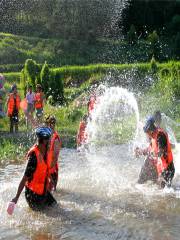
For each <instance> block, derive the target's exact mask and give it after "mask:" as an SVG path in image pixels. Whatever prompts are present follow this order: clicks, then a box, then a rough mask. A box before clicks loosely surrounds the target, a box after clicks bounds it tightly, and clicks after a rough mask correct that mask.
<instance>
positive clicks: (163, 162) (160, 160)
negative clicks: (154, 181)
mask: <svg viewBox="0 0 180 240" xmlns="http://www.w3.org/2000/svg"><path fill="white" fill-rule="evenodd" d="M159 133H163V134H164V135H165V136H166V139H167V156H166V157H164V156H161V157H158V152H159V149H158V142H157V138H158V135H159ZM151 152H152V154H153V155H154V160H155V163H156V168H157V172H158V176H160V175H161V173H162V172H163V171H164V170H166V169H167V168H168V166H169V164H170V163H172V161H173V155H172V151H171V144H170V141H169V138H168V135H167V133H166V132H165V131H164V130H163V129H161V128H158V129H157V130H156V132H155V135H154V136H153V138H152V139H151Z"/></svg>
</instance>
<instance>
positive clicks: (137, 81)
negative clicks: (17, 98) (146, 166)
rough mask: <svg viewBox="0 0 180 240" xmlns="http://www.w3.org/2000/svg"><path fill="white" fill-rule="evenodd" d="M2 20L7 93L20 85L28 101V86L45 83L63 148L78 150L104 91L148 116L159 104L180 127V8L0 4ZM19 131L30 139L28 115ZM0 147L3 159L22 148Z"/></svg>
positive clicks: (0, 50)
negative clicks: (81, 128) (96, 95)
mask: <svg viewBox="0 0 180 240" xmlns="http://www.w3.org/2000/svg"><path fill="white" fill-rule="evenodd" d="M0 16H1V18H0V72H1V73H3V75H4V76H5V78H6V80H7V81H6V84H5V89H6V91H7V92H8V91H9V89H10V86H11V84H12V83H14V82H16V83H17V85H18V89H19V91H20V93H21V96H22V98H23V97H24V92H25V90H26V89H27V86H28V84H32V85H33V87H35V84H36V83H41V84H42V85H43V88H44V90H45V93H46V97H47V103H48V104H47V105H46V107H45V112H46V113H47V114H48V113H53V114H55V115H56V117H57V119H58V130H59V131H60V133H61V136H62V137H63V139H64V146H75V136H76V132H77V128H78V125H79V120H80V119H81V117H82V115H83V114H84V113H85V112H86V111H87V107H86V105H87V101H88V98H89V95H90V93H91V92H92V90H93V89H94V88H96V87H97V86H98V85H99V84H100V83H105V84H106V85H107V86H123V87H126V88H128V89H129V90H131V91H133V92H134V93H135V94H136V96H137V99H138V101H139V104H140V105H143V106H144V107H143V108H142V109H141V113H142V114H143V115H146V114H147V111H151V112H152V111H153V110H154V108H155V104H154V102H156V108H157V107H158V108H159V109H161V110H162V111H163V112H165V113H166V114H167V115H168V116H170V117H171V118H172V119H173V120H175V121H176V122H179V120H180V106H179V97H180V62H179V60H180V1H179V0H161V1H155V0H138V1H137V0H122V1H121V0H111V1H109V0H101V1H100V0H89V1H88V0H76V1H73V0H51V1H49V0H31V1H26V0H2V1H1V2H0ZM139 93H141V94H140V95H139ZM157 99H158V101H157ZM79 103H80V104H79ZM142 103H143V104H142ZM147 106H148V107H147ZM20 123H21V131H23V132H24V131H25V130H26V128H25V119H24V115H23V113H22V114H21V119H20ZM0 130H1V139H4V135H3V134H2V131H6V132H7V131H8V118H5V119H0ZM175 131H176V136H177V138H178V139H179V138H180V136H179V131H178V130H177V129H176V128H175ZM0 144H1V147H2V146H3V148H1V152H0V155H2V154H4V153H5V152H6V153H7V151H3V149H5V148H6V147H7V145H8V144H10V145H11V146H12V145H13V144H16V145H13V146H14V148H12V149H13V150H12V152H13V153H15V154H16V151H15V149H16V150H17V149H19V146H20V143H18V142H16V140H14V139H13V138H6V140H3V141H1V143H0ZM17 145H18V148H17ZM24 147H25V146H24ZM18 151H19V150H18ZM15 154H14V155H15ZM8 156H9V155H8ZM4 158H5V157H4Z"/></svg>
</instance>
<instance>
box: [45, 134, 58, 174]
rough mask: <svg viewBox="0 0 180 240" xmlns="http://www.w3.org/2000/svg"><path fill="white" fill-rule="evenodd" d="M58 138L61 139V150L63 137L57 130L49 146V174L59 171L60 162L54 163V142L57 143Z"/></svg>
mask: <svg viewBox="0 0 180 240" xmlns="http://www.w3.org/2000/svg"><path fill="white" fill-rule="evenodd" d="M56 140H58V141H59V151H60V148H61V139H60V137H59V135H58V133H57V132H56V131H55V132H54V133H53V135H52V137H51V141H50V147H49V151H48V155H47V165H48V174H49V175H50V174H52V173H54V172H57V171H58V163H56V164H54V144H55V141H56Z"/></svg>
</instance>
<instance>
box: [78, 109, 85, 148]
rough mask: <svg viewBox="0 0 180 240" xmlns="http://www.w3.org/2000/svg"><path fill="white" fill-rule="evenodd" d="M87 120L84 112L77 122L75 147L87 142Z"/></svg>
mask: <svg viewBox="0 0 180 240" xmlns="http://www.w3.org/2000/svg"><path fill="white" fill-rule="evenodd" d="M87 122H88V115H87V114H85V115H84V116H83V118H82V120H81V122H80V124H79V130H78V133H77V137H76V143H77V148H78V147H80V146H81V145H84V144H86V143H87V138H88V135H87V131H86V127H87Z"/></svg>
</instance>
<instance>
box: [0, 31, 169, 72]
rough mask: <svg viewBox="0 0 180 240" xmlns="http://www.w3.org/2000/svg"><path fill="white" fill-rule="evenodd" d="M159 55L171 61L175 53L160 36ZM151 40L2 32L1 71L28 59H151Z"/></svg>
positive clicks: (91, 61)
mask: <svg viewBox="0 0 180 240" xmlns="http://www.w3.org/2000/svg"><path fill="white" fill-rule="evenodd" d="M160 45H161V51H160V52H159V59H160V60H161V61H167V59H169V58H170V57H171V55H172V53H171V51H170V48H169V47H168V43H167V41H166V40H163V39H160ZM151 51H152V50H151V45H150V43H149V42H148V41H147V40H143V39H142V40H138V41H137V42H136V43H135V44H129V43H128V42H127V41H126V40H112V39H111V40H110V39H97V40H96V41H94V42H93V43H90V42H89V41H87V40H84V41H83V40H77V39H76V40H73V39H52V38H51V39H45V38H38V37H26V36H20V35H13V34H7V33H0V72H18V71H19V70H20V69H21V68H22V65H23V63H24V62H25V60H26V59H28V58H32V59H34V60H36V61H37V62H38V63H44V62H45V61H47V62H48V63H49V64H52V65H55V66H65V65H88V64H98V63H113V64H117V63H121V64H122V63H135V62H136V63H138V62H148V61H149V60H150V58H151V56H152V53H151Z"/></svg>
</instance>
